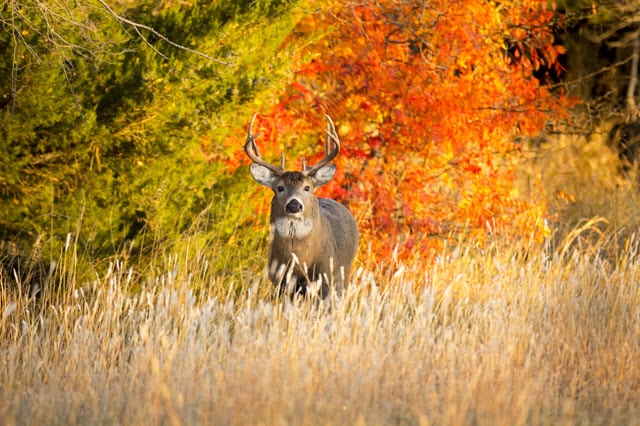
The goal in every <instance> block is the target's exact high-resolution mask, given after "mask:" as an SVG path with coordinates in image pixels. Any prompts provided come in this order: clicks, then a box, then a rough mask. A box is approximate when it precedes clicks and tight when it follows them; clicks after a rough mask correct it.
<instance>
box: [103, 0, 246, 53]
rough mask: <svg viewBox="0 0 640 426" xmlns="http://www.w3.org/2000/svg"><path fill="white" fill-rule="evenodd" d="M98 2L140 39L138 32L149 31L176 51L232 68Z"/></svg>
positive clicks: (104, 3) (147, 42)
mask: <svg viewBox="0 0 640 426" xmlns="http://www.w3.org/2000/svg"><path fill="white" fill-rule="evenodd" d="M98 2H99V3H100V4H101V5H102V6H103V7H104V8H105V9H106V10H107V12H109V14H111V16H113V17H114V18H115V19H117V20H118V21H119V22H121V23H123V24H127V25H129V26H131V27H133V28H134V29H135V30H136V32H137V33H138V35H140V37H142V34H141V33H140V30H145V31H149V32H150V33H151V34H153V35H155V36H156V37H158V38H160V39H161V40H162V41H164V42H165V43H167V44H170V45H171V46H173V47H177V48H178V49H181V50H184V51H187V52H189V53H193V54H195V55H198V56H202V57H203V58H205V59H208V60H210V61H212V62H217V63H219V64H222V65H227V66H233V64H232V63H230V62H225V61H222V60H220V59H216V58H212V57H211V56H209V55H207V54H206V53H203V52H200V51H198V50H194V49H190V48H188V47H186V46H183V45H181V44H178V43H176V42H174V41H172V40H170V39H169V38H168V37H166V36H165V35H163V34H161V33H159V32H158V31H156V30H154V29H153V28H151V27H149V26H148V25H144V24H140V23H138V22H135V21H131V20H130V19H127V18H125V17H124V16H121V15H119V14H118V13H116V11H114V10H113V9H112V8H111V7H110V6H109V5H108V4H107V3H106V2H105V1H104V0H98ZM142 40H144V42H145V43H146V44H147V45H149V46H150V47H151V48H152V49H153V50H154V51H156V52H158V50H157V49H155V48H154V47H153V46H151V44H150V43H149V41H147V39H146V38H144V37H142ZM158 53H160V52H158ZM161 55H162V54H161ZM162 56H163V57H165V58H166V56H164V55H162Z"/></svg>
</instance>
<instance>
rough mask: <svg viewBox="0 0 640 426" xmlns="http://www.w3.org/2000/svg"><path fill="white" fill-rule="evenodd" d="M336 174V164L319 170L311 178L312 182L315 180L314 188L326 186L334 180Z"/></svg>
mask: <svg viewBox="0 0 640 426" xmlns="http://www.w3.org/2000/svg"><path fill="white" fill-rule="evenodd" d="M335 174H336V165H335V164H327V165H326V166H324V167H321V168H319V169H318V170H317V171H316V172H315V173H314V174H313V176H311V180H313V186H315V187H316V188H317V187H319V186H322V185H324V184H325V183H327V182H329V181H330V180H331V179H333V175H335Z"/></svg>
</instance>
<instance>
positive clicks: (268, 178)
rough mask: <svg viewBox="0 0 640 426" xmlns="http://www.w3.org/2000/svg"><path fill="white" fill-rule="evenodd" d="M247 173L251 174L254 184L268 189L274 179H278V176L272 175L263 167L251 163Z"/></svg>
mask: <svg viewBox="0 0 640 426" xmlns="http://www.w3.org/2000/svg"><path fill="white" fill-rule="evenodd" d="M249 171H250V172H251V176H253V178H254V179H255V180H256V182H258V183H259V184H260V185H264V186H266V187H268V188H271V187H272V186H273V184H274V182H275V181H276V178H277V177H278V175H276V174H275V173H273V172H272V171H271V170H269V169H268V168H266V167H265V166H261V165H260V164H256V163H252V164H251V165H250V166H249Z"/></svg>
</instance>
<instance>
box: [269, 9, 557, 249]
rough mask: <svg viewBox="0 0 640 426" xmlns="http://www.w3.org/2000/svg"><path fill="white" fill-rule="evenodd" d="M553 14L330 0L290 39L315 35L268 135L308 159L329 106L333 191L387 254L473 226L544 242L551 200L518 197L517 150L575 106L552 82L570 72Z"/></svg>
mask: <svg viewBox="0 0 640 426" xmlns="http://www.w3.org/2000/svg"><path fill="white" fill-rule="evenodd" d="M554 13H555V12H554V9H553V5H552V4H551V3H549V2H548V1H547V0H507V1H500V2H495V1H486V0H457V1H448V0H410V1H404V2H396V1H386V0H379V1H376V0H370V1H364V2H361V1H358V2H355V1H328V2H325V3H324V5H323V7H322V8H321V9H320V10H318V11H316V12H315V13H313V14H310V15H308V16H307V17H306V19H304V20H303V21H301V22H300V24H299V25H298V28H297V29H296V31H295V32H294V35H293V36H292V40H290V42H292V43H293V42H296V41H299V40H300V39H305V40H307V39H308V38H311V39H312V41H311V42H310V43H308V44H307V45H306V46H304V48H302V49H301V50H299V51H298V52H297V55H296V63H297V64H298V65H297V69H296V73H295V78H294V79H293V81H292V83H291V84H290V85H289V86H288V87H287V88H286V90H285V91H284V93H283V94H282V97H281V98H280V101H279V103H278V104H277V105H276V106H275V107H274V108H273V109H271V110H270V111H264V112H263V114H262V118H263V124H262V126H263V131H264V133H265V134H266V135H267V136H268V138H270V140H271V143H272V144H273V143H275V144H276V145H278V146H282V147H284V149H285V150H287V152H288V153H289V155H291V153H297V154H300V155H307V156H308V155H309V154H311V153H312V152H316V151H317V152H318V153H321V149H317V150H314V147H304V148H302V149H301V148H300V146H299V145H300V140H301V139H303V140H304V136H303V135H306V134H316V135H320V136H322V135H321V129H322V126H323V124H322V119H323V114H330V115H331V116H332V117H334V119H335V121H336V123H337V125H338V128H339V130H338V131H339V134H340V137H341V140H342V154H341V157H340V160H339V161H340V165H339V172H338V175H337V176H336V179H335V180H334V183H333V186H331V187H330V189H329V192H330V193H331V194H332V195H334V196H337V197H339V198H340V199H342V200H343V201H345V202H346V203H347V204H348V205H349V206H350V207H351V208H352V209H353V210H354V211H355V212H356V214H357V215H358V217H360V221H361V227H363V228H364V229H363V232H364V234H365V238H363V241H369V242H370V243H371V244H372V246H373V248H374V252H376V253H378V254H380V255H382V256H384V255H388V254H389V253H390V252H391V251H392V250H394V249H395V248H396V247H397V246H399V247H400V248H401V252H404V253H405V254H407V253H409V251H413V252H415V250H414V249H418V251H420V252H421V251H424V250H428V249H430V248H433V247H437V246H439V245H440V244H441V243H442V241H444V239H446V238H451V237H453V238H457V237H459V236H461V235H462V236H466V237H473V238H477V239H479V241H482V240H483V239H484V238H486V236H487V235H488V234H492V233H502V234H505V235H512V236H513V235H524V236H532V237H533V238H536V239H540V238H541V237H542V236H543V235H544V234H545V232H547V230H546V229H545V225H544V221H543V217H544V212H545V205H544V200H543V199H542V198H537V199H529V200H524V199H523V198H522V197H521V196H520V194H519V193H518V191H517V190H516V188H515V187H514V172H515V170H514V162H513V159H514V158H515V157H517V156H518V153H519V149H520V146H519V145H518V144H517V142H516V141H517V140H518V138H519V137H521V136H523V135H531V134H534V133H536V132H538V131H539V130H541V129H542V128H543V127H544V126H545V124H546V123H548V122H549V121H552V120H557V119H559V118H562V116H563V108H564V107H565V106H566V105H567V100H566V99H565V98H564V97H563V96H562V94H561V93H557V92H555V93H554V92H552V91H551V90H550V89H549V87H547V86H545V85H544V84H543V83H544V78H543V77H544V74H545V70H549V69H554V70H555V71H556V72H561V69H560V66H559V65H558V57H559V55H560V54H562V53H563V48H562V46H559V45H557V44H556V42H555V40H554V36H553V33H552V28H551V21H552V19H553V17H554ZM310 34H314V35H315V37H309V35H310ZM267 144H269V143H267ZM296 149H297V150H298V151H296ZM277 150H278V148H274V150H273V152H272V153H273V155H276V154H277V152H276V151H277Z"/></svg>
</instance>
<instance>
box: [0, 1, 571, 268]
mask: <svg viewBox="0 0 640 426" xmlns="http://www.w3.org/2000/svg"><path fill="white" fill-rule="evenodd" d="M555 17H556V11H555V10H554V8H553V4H552V3H550V2H548V1H547V0H505V1H499V2H498V1H487V0H455V1H449V0H447V1H445V0H407V1H402V2H398V1H392V0H379V1H374V0H366V1H357V2H356V1H350V0H346V1H345V0H341V1H336V0H323V1H320V2H317V1H306V0H299V1H295V2H294V1H291V0H269V1H264V2H262V1H261V2H255V1H252V0H246V1H237V0H224V1H216V2H209V1H204V0H193V1H190V2H174V1H161V2H155V1H154V2H151V1H148V0H134V1H130V2H126V4H125V3H118V2H110V1H106V0H92V1H88V2H74V1H67V0H63V1H59V2H58V1H56V2H53V1H43V2H38V3H32V2H29V1H18V2H12V3H10V4H8V5H7V7H6V8H5V9H4V10H3V14H2V16H0V20H1V21H2V22H3V27H2V31H1V32H0V68H2V70H4V72H3V73H1V74H0V90H1V92H2V97H1V100H0V135H1V136H2V138H0V143H1V144H2V147H3V156H2V159H1V161H0V170H1V171H2V173H1V174H0V203H1V207H2V211H3V216H2V217H0V239H3V240H5V239H13V238H14V237H15V236H16V235H19V236H22V237H24V238H25V239H26V240H28V241H42V240H43V239H47V238H48V239H49V241H53V242H52V243H51V244H46V245H43V246H45V247H49V248H50V250H51V252H52V253H55V252H56V250H57V249H56V248H55V247H61V246H63V245H64V244H65V241H66V240H67V236H68V235H69V233H73V234H75V235H77V236H78V239H79V241H84V242H85V244H86V252H87V253H90V255H89V257H91V256H94V255H102V254H108V253H110V252H112V251H114V250H118V249H119V248H120V247H123V246H124V244H123V242H124V241H135V247H136V248H138V249H139V251H140V253H144V248H145V245H147V244H151V243H150V242H149V241H150V240H153V241H157V240H158V239H161V240H166V241H170V240H171V238H179V236H180V235H182V234H183V233H184V232H193V230H194V229H199V230H206V233H201V234H199V235H200V236H201V238H202V240H203V244H209V245H212V244H216V243H218V242H220V241H225V242H227V245H229V244H228V242H232V243H233V242H234V241H235V242H236V243H238V242H239V241H240V240H242V241H241V242H242V243H243V244H244V243H245V242H246V241H249V240H251V239H253V241H258V240H261V241H264V240H266V232H265V227H264V226H260V225H262V224H265V225H266V223H265V222H266V221H265V220H263V221H261V219H264V218H265V216H264V215H266V211H267V210H268V201H267V199H268V197H269V194H267V192H268V191H262V190H261V189H256V188H254V187H253V184H252V181H251V179H250V178H249V175H248V172H247V169H246V164H247V159H246V158H245V156H244V153H243V151H242V142H243V139H244V138H243V136H242V135H243V133H244V131H245V130H246V125H247V124H248V120H249V118H250V117H251V115H252V114H253V113H254V112H258V113H259V119H258V121H257V122H256V126H255V131H256V132H260V133H261V134H262V136H261V138H260V139H259V140H258V143H259V144H260V146H261V149H262V150H263V151H262V152H263V154H264V157H265V158H272V159H275V158H277V157H278V156H279V155H280V152H281V151H285V152H286V154H287V157H288V159H289V163H288V164H293V165H295V164H296V162H297V165H298V166H299V165H300V158H301V157H302V156H305V157H307V159H308V160H309V161H316V160H317V158H313V157H314V155H317V156H321V155H322V145H321V143H320V140H321V139H323V138H324V135H323V130H324V126H325V120H324V114H329V115H330V116H331V117H332V118H333V120H334V121H335V123H336V125H337V129H338V133H339V135H340V138H341V141H342V153H341V155H340V156H339V157H338V160H337V161H338V163H339V164H338V173H337V175H336V177H335V179H334V181H333V182H332V183H331V184H330V185H328V186H327V187H326V188H325V187H323V188H322V191H321V192H322V194H325V195H330V196H333V197H337V198H339V199H340V200H341V201H342V202H344V203H345V204H347V205H348V206H349V207H350V208H351V210H352V211H353V212H354V213H355V215H356V216H357V217H358V219H359V222H360V227H361V230H362V235H363V238H362V241H363V248H364V249H365V250H368V249H369V248H370V249H371V251H372V253H374V254H375V255H376V256H379V257H380V258H381V259H382V258H384V257H385V256H388V255H389V254H390V253H391V252H392V251H393V250H394V249H396V247H397V248H398V253H400V254H402V255H405V256H406V255H407V254H409V253H424V252H426V251H429V250H431V249H433V248H435V247H439V246H441V245H442V243H443V242H444V241H447V240H449V239H457V238H461V237H464V238H474V239H476V240H477V241H479V242H482V241H483V240H485V239H486V238H487V236H488V235H490V234H493V233H500V234H502V235H507V236H517V235H524V236H526V237H532V238H536V239H540V238H542V236H544V234H545V232H546V230H545V226H544V221H543V218H544V214H545V204H544V198H543V197H535V196H534V197H524V196H522V195H521V194H519V193H518V191H517V190H516V187H515V185H514V175H515V164H516V160H517V158H518V156H519V151H520V145H519V144H518V142H517V141H518V140H521V138H522V137H523V136H526V135H530V134H534V133H536V132H537V131H538V130H540V129H542V128H543V127H544V126H545V125H546V124H547V123H551V122H553V121H554V120H557V119H561V118H562V116H563V110H564V107H565V106H566V105H567V104H568V102H567V100H566V99H565V98H564V97H563V95H562V94H561V93H558V92H553V91H551V90H550V88H549V87H547V86H546V85H545V84H547V83H548V81H549V79H548V78H547V77H546V73H547V72H548V71H550V70H554V71H555V72H554V75H557V74H558V73H561V71H562V70H561V69H559V66H558V62H557V60H558V57H559V55H561V54H562V53H563V49H562V48H561V47H560V46H558V45H557V43H556V40H554V35H553V25H554V22H557V20H555ZM177 46H181V47H182V48H177ZM194 51H198V52H203V53H205V55H206V56H202V55H198V54H194V53H193V52H194ZM211 58H213V59H214V60H213V61H212V60H211ZM292 167H293V166H292ZM534 195H535V191H534ZM247 200H249V202H248V203H247V202H246V201H247ZM262 214H264V215H262ZM261 215H262V216H261ZM240 234H241V235H242V236H243V238H242V239H239V238H237V235H240ZM205 235H206V236H205ZM150 236H152V237H153V238H150ZM258 244H259V243H258ZM127 247H129V246H127ZM251 247H253V249H251V251H252V252H253V251H255V245H253V246H251ZM241 249H242V248H241ZM242 250H244V249H242ZM246 250H247V251H250V249H249V248H246Z"/></svg>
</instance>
